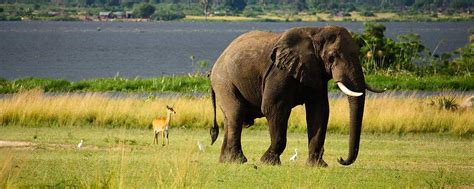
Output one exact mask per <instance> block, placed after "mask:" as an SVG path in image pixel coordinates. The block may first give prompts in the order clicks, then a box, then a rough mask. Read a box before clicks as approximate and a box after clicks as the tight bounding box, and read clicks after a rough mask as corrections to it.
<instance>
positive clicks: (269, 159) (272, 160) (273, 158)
mask: <svg viewBox="0 0 474 189" xmlns="http://www.w3.org/2000/svg"><path fill="white" fill-rule="evenodd" d="M260 161H261V162H262V163H265V164H269V165H280V164H281V161H280V155H278V154H275V153H272V152H269V151H267V152H265V154H263V156H262V158H260Z"/></svg>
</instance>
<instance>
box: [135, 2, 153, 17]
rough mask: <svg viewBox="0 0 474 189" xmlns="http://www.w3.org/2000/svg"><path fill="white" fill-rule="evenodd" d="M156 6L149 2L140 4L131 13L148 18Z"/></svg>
mask: <svg viewBox="0 0 474 189" xmlns="http://www.w3.org/2000/svg"><path fill="white" fill-rule="evenodd" d="M155 10H156V8H155V7H154V6H153V5H150V4H146V3H144V4H140V5H138V6H137V7H136V8H135V9H134V10H133V14H134V15H135V16H137V17H139V18H150V16H151V15H152V14H153V13H155Z"/></svg>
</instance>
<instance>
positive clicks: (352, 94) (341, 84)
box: [336, 82, 364, 96]
mask: <svg viewBox="0 0 474 189" xmlns="http://www.w3.org/2000/svg"><path fill="white" fill-rule="evenodd" d="M336 84H337V86H338V87H339V89H341V91H342V92H343V93H345V94H346V95H349V96H361V95H363V94H364V93H359V92H354V91H351V90H350V89H348V88H347V87H346V86H345V85H344V84H343V83H342V82H337V83H336Z"/></svg>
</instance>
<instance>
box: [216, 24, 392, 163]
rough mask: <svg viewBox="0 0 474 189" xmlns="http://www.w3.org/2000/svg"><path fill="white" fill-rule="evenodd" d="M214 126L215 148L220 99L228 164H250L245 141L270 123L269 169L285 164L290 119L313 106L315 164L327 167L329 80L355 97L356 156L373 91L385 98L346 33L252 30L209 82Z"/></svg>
mask: <svg viewBox="0 0 474 189" xmlns="http://www.w3.org/2000/svg"><path fill="white" fill-rule="evenodd" d="M209 79H210V83H211V100H212V106H213V109H214V112H213V113H214V121H213V125H212V127H211V128H210V134H211V144H214V142H215V141H216V139H217V137H218V134H219V126H218V124H217V121H216V99H217V100H218V101H217V102H218V105H219V107H220V109H221V111H222V113H223V115H224V140H223V143H222V148H221V154H220V158H219V161H220V162H235V163H245V162H246V161H247V158H246V157H245V155H244V153H243V151H242V145H241V134H242V129H243V127H244V126H246V127H248V126H251V125H253V124H254V119H256V118H260V117H265V118H266V119H267V121H268V127H269V131H270V138H271V144H270V147H269V148H268V150H267V151H266V152H265V153H264V155H263V156H262V157H261V159H260V161H261V162H263V163H265V164H270V165H279V164H281V161H280V155H281V154H282V153H283V151H284V150H285V147H286V142H287V141H286V140H287V139H286V135H287V127H288V119H289V116H290V113H291V110H292V108H293V107H295V106H297V105H303V104H304V106H305V111H306V123H307V135H308V150H309V154H308V159H307V164H309V165H311V166H318V167H326V166H327V163H326V162H325V161H324V160H323V153H324V141H325V137H326V130H327V124H328V117H329V103H328V81H329V80H330V79H334V80H335V82H336V83H337V85H338V86H339V88H340V89H341V90H342V92H344V93H345V94H346V95H347V96H348V101H349V109H350V124H349V127H350V129H349V155H348V158H347V159H345V160H344V159H342V158H339V159H338V162H339V163H340V164H342V165H350V164H352V163H353V162H354V161H355V160H356V158H357V155H358V151H359V142H360V134H361V127H362V118H363V113H364V102H365V90H366V89H367V90H370V91H373V92H383V91H384V90H379V89H375V88H372V87H370V86H369V85H367V84H366V82H365V79H364V74H363V70H362V67H361V64H360V61H359V47H358V45H357V44H356V42H355V41H354V40H353V38H352V36H351V34H350V33H349V32H348V31H347V30H346V29H345V28H343V27H338V26H325V27H296V28H290V29H288V30H286V31H284V32H282V33H272V32H264V31H250V32H247V33H244V34H242V35H241V36H239V37H237V38H236V39H234V40H233V41H232V42H231V43H230V45H229V46H228V47H227V48H226V49H225V50H224V51H223V53H222V54H221V55H220V57H219V58H218V59H217V61H216V62H215V64H214V66H213V67H212V70H211V72H210V75H209Z"/></svg>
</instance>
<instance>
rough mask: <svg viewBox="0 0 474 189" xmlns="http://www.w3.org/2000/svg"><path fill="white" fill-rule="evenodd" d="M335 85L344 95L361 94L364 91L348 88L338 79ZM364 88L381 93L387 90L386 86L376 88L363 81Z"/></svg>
mask: <svg viewBox="0 0 474 189" xmlns="http://www.w3.org/2000/svg"><path fill="white" fill-rule="evenodd" d="M336 84H337V86H338V87H339V89H340V90H341V91H342V92H343V93H344V94H346V95H348V96H355V97H357V96H362V95H363V94H364V92H355V91H352V90H350V89H349V88H347V87H346V86H345V85H344V83H342V82H340V81H337V82H336ZM365 88H366V89H367V90H369V91H372V92H374V93H383V92H385V90H387V88H384V89H377V88H374V87H372V86H370V85H369V84H367V83H365Z"/></svg>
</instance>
